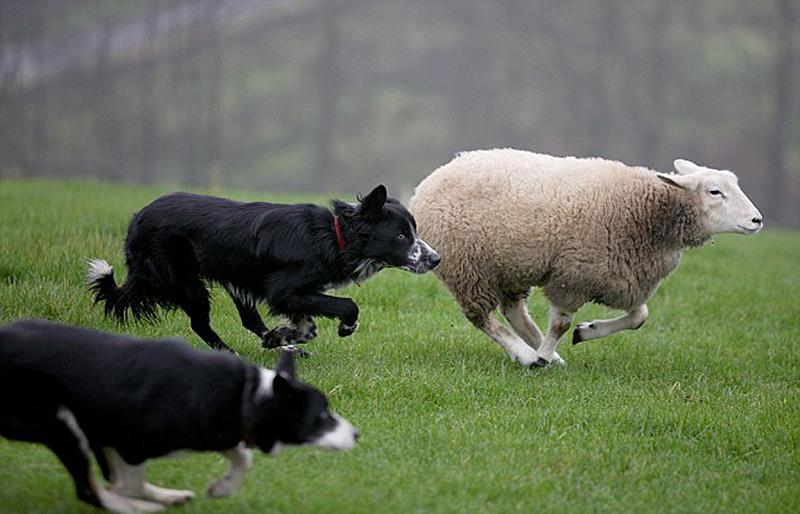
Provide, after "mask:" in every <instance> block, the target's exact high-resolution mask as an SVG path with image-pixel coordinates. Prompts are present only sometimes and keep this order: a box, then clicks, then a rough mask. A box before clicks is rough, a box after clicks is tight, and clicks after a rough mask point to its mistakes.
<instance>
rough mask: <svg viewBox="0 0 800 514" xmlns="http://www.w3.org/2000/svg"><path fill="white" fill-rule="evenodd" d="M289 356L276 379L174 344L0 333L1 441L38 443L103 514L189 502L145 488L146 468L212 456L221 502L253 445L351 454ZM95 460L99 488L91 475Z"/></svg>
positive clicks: (18, 328) (336, 422) (340, 425)
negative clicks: (184, 456)
mask: <svg viewBox="0 0 800 514" xmlns="http://www.w3.org/2000/svg"><path fill="white" fill-rule="evenodd" d="M292 359H293V357H292V355H291V353H287V352H282V354H281V356H280V358H279V362H278V365H277V367H276V369H275V370H274V371H273V370H269V369H265V368H259V367H257V366H254V365H251V364H246V363H244V362H242V361H241V360H240V359H239V358H237V357H235V356H234V355H232V354H229V353H225V352H201V351H198V350H194V349H192V348H191V347H190V346H189V345H187V344H185V343H183V342H181V341H179V340H169V339H167V340H163V339H162V340H150V341H146V340H138V339H133V338H130V337H124V336H120V335H111V334H105V333H102V332H97V331H93V330H87V329H83V328H78V327H71V326H67V325H61V324H57V323H52V322H47V321H40V320H26V321H18V322H15V323H12V324H10V325H7V326H5V327H2V328H0V391H2V393H1V394H0V435H2V436H4V437H6V438H8V439H14V440H19V441H29V442H35V443H42V444H44V445H46V446H47V447H48V448H50V450H52V451H53V452H54V453H55V454H56V456H58V458H59V459H60V460H61V462H62V463H63V464H64V466H65V467H66V468H67V470H68V471H69V473H70V475H71V476H72V479H73V480H74V481H75V487H76V489H77V494H78V497H79V498H80V499H81V500H83V501H85V502H87V503H90V504H93V505H96V506H99V507H103V508H106V509H108V510H111V511H114V512H126V513H127V512H157V511H161V510H163V509H164V508H165V507H166V506H168V505H174V504H179V503H185V502H187V501H188V500H190V499H191V498H192V497H194V493H193V492H192V491H178V490H171V489H164V488H161V487H157V486H155V485H152V484H150V483H148V482H146V481H145V476H144V474H145V473H144V472H145V469H144V466H145V461H146V460H147V459H151V458H154V457H161V456H163V455H167V454H169V453H171V452H175V451H180V450H195V451H218V452H221V453H222V454H223V455H224V456H225V457H227V458H228V459H229V460H230V469H229V471H228V472H227V473H226V474H225V476H223V477H222V478H220V479H218V480H217V481H215V482H213V483H212V484H211V486H210V487H209V488H208V495H209V496H211V497H212V498H217V497H222V496H227V495H229V494H231V493H232V492H234V491H235V490H236V489H237V488H238V487H239V486H240V485H241V484H242V481H243V480H244V475H245V473H246V472H247V470H248V469H249V467H250V465H251V464H252V450H251V449H250V448H251V447H253V446H255V447H257V448H259V449H261V450H262V451H264V452H268V453H274V452H276V451H277V450H278V449H279V448H280V447H281V446H284V445H301V444H309V445H314V446H318V447H322V448H327V449H332V450H347V449H350V448H352V447H353V446H354V445H355V443H356V439H357V438H358V432H357V431H356V429H355V428H354V427H353V425H351V424H350V423H349V422H348V421H346V420H344V419H343V418H341V417H339V416H337V415H336V414H334V413H332V412H331V411H330V410H329V409H328V401H327V399H326V398H325V396H324V395H323V394H322V393H320V392H319V391H318V390H316V389H314V388H313V387H311V386H309V385H307V384H305V383H303V382H301V381H300V380H298V379H297V378H296V377H295V373H294V363H293V360H292ZM92 453H93V454H94V456H95V457H96V459H97V461H98V464H99V465H100V468H101V470H102V472H103V476H104V477H105V478H106V480H108V481H109V482H110V486H109V487H108V488H107V489H106V488H103V487H101V486H100V485H98V484H97V483H96V481H95V479H94V477H93V474H92V473H91V470H90V468H91V465H90V462H91V460H90V459H91V454H92Z"/></svg>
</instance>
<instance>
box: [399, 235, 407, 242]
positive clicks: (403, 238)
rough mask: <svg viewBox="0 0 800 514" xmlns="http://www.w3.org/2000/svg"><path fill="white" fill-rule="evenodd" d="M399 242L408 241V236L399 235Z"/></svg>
mask: <svg viewBox="0 0 800 514" xmlns="http://www.w3.org/2000/svg"><path fill="white" fill-rule="evenodd" d="M397 240H398V241H405V240H406V235H405V234H400V235H398V236H397Z"/></svg>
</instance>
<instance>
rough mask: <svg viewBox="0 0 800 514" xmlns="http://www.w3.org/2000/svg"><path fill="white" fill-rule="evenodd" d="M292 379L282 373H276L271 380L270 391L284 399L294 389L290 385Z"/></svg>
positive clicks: (292, 385) (291, 384)
mask: <svg viewBox="0 0 800 514" xmlns="http://www.w3.org/2000/svg"><path fill="white" fill-rule="evenodd" d="M293 380H294V379H292V378H291V377H289V376H288V375H286V374H284V373H278V374H276V375H275V378H274V379H272V391H273V392H274V393H275V395H277V396H283V397H286V396H288V395H291V394H292V393H294V390H295V387H294V384H293V383H292V382H293Z"/></svg>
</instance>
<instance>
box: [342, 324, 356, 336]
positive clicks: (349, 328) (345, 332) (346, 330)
mask: <svg viewBox="0 0 800 514" xmlns="http://www.w3.org/2000/svg"><path fill="white" fill-rule="evenodd" d="M356 329H358V320H356V322H355V323H353V324H352V325H348V324H347V323H345V322H344V321H342V322H341V323H339V337H347V336H349V335H351V334H352V333H353V332H355V331H356Z"/></svg>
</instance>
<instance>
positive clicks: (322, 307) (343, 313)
mask: <svg viewBox="0 0 800 514" xmlns="http://www.w3.org/2000/svg"><path fill="white" fill-rule="evenodd" d="M272 308H273V310H274V311H276V312H279V313H281V314H286V315H289V316H291V315H298V314H302V315H306V316H325V317H327V318H338V319H339V337H346V336H349V335H350V334H352V333H353V332H355V331H356V329H357V328H358V305H356V303H355V302H354V301H353V300H351V299H350V298H337V297H336V296H329V295H326V294H322V293H311V294H291V295H288V296H286V297H284V298H281V299H279V300H278V301H276V302H274V303H273V304H272Z"/></svg>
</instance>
